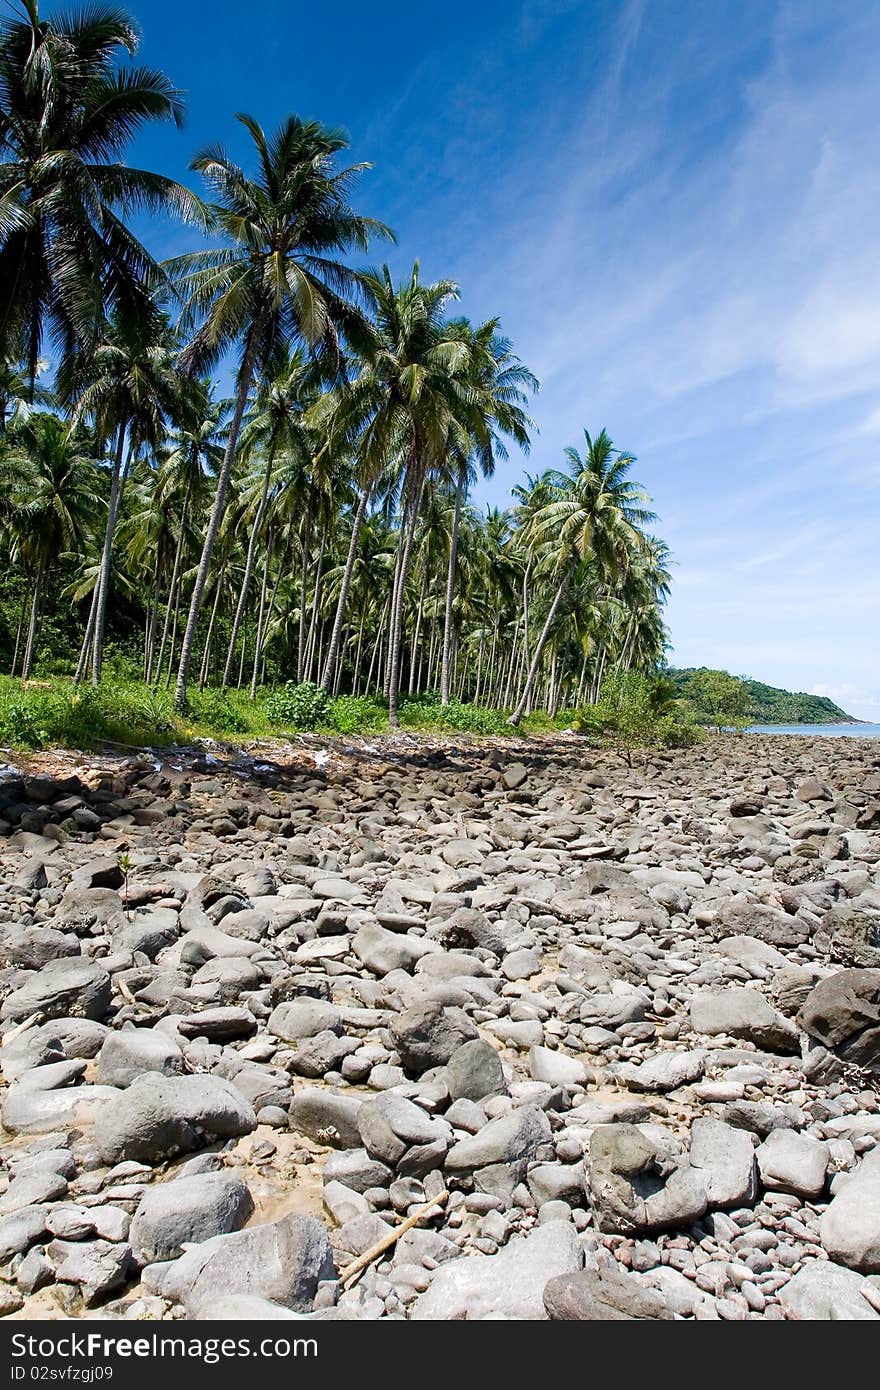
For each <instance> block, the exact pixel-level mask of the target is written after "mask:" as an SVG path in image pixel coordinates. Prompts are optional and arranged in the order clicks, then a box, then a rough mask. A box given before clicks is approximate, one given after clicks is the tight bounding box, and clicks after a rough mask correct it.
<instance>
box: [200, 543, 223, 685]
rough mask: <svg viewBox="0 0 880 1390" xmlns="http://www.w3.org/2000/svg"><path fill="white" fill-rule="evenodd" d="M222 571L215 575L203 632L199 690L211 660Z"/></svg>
mask: <svg viewBox="0 0 880 1390" xmlns="http://www.w3.org/2000/svg"><path fill="white" fill-rule="evenodd" d="M222 579H223V571H222V569H221V571H220V573H219V574H218V575H217V583H216V585H215V587H214V602H213V604H212V605H211V617H210V619H209V620H208V631H207V633H206V634H205V650H204V651H203V652H202V665H201V668H200V670H199V690H204V688H205V686H206V685H207V683H208V666H209V664H210V661H211V641H212V638H213V636H214V620H215V618H216V617H217V609H218V608H219V607H220V590H221V588H222V587H223V586H222Z"/></svg>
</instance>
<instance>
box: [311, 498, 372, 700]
mask: <svg viewBox="0 0 880 1390" xmlns="http://www.w3.org/2000/svg"><path fill="white" fill-rule="evenodd" d="M372 488H373V485H372V483H368V484H367V486H366V487H364V488H362V489H361V494H360V496H359V498H358V504H357V511H356V512H355V514H354V521H353V522H352V527H351V539H350V540H349V543H348V555H347V556H346V557H345V569H344V570H343V572H342V583H341V585H340V587H339V598H338V600H337V603H336V615H335V617H334V619H333V631H332V632H331V634H330V645H329V647H328V648H327V659H326V661H325V662H324V669H323V671H322V672H321V681H320V685H321V689H322V690H326V689H327V686H328V684H329V682H330V672H331V670H332V669H333V665H334V663H335V661H336V653H337V651H338V650H339V640H340V637H341V635H342V620H343V617H344V615H345V607H346V604H347V603H348V591H349V589H350V588H351V576H352V574H353V573H354V566H355V561H356V560H357V548H358V541H359V539H360V534H361V527H362V525H363V522H364V517H365V515H366V511H367V504H368V502H369V500H370V493H371V492H372Z"/></svg>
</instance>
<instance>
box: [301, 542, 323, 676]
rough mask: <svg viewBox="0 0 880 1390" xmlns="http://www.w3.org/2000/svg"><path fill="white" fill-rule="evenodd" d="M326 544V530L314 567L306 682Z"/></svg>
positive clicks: (315, 637)
mask: <svg viewBox="0 0 880 1390" xmlns="http://www.w3.org/2000/svg"><path fill="white" fill-rule="evenodd" d="M326 544H327V528H326V526H325V527H323V529H322V531H321V544H320V545H319V546H318V560H317V563H316V565H315V587H314V589H313V590H312V611H311V615H310V617H309V640H308V642H307V643H306V675H305V678H306V680H307V681H310V680H311V679H312V666H313V665H314V661H315V648H316V644H317V640H318V599H319V597H320V593H321V579H322V576H323V570H324V548H325V546H326Z"/></svg>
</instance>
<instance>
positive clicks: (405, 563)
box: [388, 468, 425, 729]
mask: <svg viewBox="0 0 880 1390" xmlns="http://www.w3.org/2000/svg"><path fill="white" fill-rule="evenodd" d="M420 474H421V476H420V478H419V482H418V488H417V489H416V492H415V496H414V497H413V499H412V502H411V514H410V517H409V521H408V523H407V526H406V532H405V541H404V545H403V550H402V552H401V555H400V571H399V574H398V576H397V594H396V602H395V603H394V605H393V607H392V614H391V624H390V627H389V635H388V722H389V724H390V725H391V727H392V729H396V728H397V727H398V725H399V724H400V719H399V717H398V713H397V695H398V690H399V687H400V648H401V636H402V633H403V604H404V594H405V592H406V579H407V575H408V574H409V564H410V559H411V558H412V548H413V541H414V539H415V534H416V525H417V523H418V519H419V509H420V507H421V505H422V493H423V491H424V488H425V470H424V469H423V468H422V469H420Z"/></svg>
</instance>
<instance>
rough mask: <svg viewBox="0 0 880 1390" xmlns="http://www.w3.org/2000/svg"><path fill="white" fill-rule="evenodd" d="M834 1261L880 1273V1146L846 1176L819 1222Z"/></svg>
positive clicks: (823, 1241)
mask: <svg viewBox="0 0 880 1390" xmlns="http://www.w3.org/2000/svg"><path fill="white" fill-rule="evenodd" d="M819 1235H820V1238H821V1240H822V1245H823V1247H824V1249H825V1250H827V1251H828V1254H829V1255H830V1256H831V1258H832V1260H836V1261H837V1262H838V1263H839V1264H843V1265H846V1266H847V1267H848V1268H849V1269H857V1270H858V1271H859V1272H860V1273H861V1274H880V1149H874V1150H872V1152H871V1153H870V1154H869V1155H868V1156H867V1157H866V1158H863V1159H862V1161H861V1163H860V1164H859V1166H858V1167H857V1168H856V1170H855V1172H854V1173H852V1174H851V1175H850V1176H848V1177H846V1178H844V1179H843V1181H842V1182H840V1185H839V1186H838V1187H837V1190H836V1192H835V1195H834V1198H833V1199H832V1201H831V1202H830V1203H829V1205H828V1206H827V1207H826V1209H825V1211H824V1212H823V1213H822V1219H821V1221H820V1222H819Z"/></svg>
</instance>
